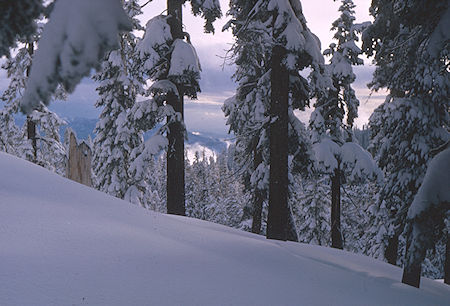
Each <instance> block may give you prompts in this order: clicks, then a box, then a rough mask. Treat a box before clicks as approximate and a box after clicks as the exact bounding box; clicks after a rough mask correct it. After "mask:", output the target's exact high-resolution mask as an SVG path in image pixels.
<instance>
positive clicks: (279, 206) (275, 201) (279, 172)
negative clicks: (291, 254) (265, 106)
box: [267, 45, 289, 241]
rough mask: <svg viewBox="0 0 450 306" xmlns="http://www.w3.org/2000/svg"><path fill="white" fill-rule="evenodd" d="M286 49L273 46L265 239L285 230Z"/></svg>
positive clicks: (283, 236) (277, 236)
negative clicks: (267, 205) (284, 60)
mask: <svg viewBox="0 0 450 306" xmlns="http://www.w3.org/2000/svg"><path fill="white" fill-rule="evenodd" d="M285 55H286V49H285V48H284V47H282V46H279V45H278V46H275V47H273V49H272V62H271V65H272V74H271V77H270V82H271V88H272V94H271V105H270V115H271V118H272V119H271V120H272V121H273V122H271V124H270V131H269V141H270V181H269V214H268V217H267V238H269V239H278V240H284V241H285V240H287V231H288V222H289V220H288V218H289V211H288V183H289V182H288V103H289V100H288V99H289V74H288V71H287V69H286V67H285V65H284V64H283V63H282V60H283V58H284V57H285Z"/></svg>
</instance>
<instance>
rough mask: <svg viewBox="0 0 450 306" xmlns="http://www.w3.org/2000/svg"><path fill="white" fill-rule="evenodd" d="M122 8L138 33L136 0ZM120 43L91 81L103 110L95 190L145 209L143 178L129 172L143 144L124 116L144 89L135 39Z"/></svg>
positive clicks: (124, 36)
mask: <svg viewBox="0 0 450 306" xmlns="http://www.w3.org/2000/svg"><path fill="white" fill-rule="evenodd" d="M124 9H125V11H126V12H127V14H129V16H130V18H131V20H132V24H133V29H135V30H140V29H141V26H140V24H139V21H138V20H137V19H136V16H137V15H139V14H140V13H141V11H140V6H139V4H138V3H137V1H136V0H127V1H124ZM119 42H120V48H119V49H118V50H115V51H111V52H109V53H108V56H107V58H106V59H105V61H104V62H103V63H102V70H101V71H100V72H99V73H97V74H96V75H95V76H94V80H96V81H98V82H99V83H100V84H99V86H98V87H97V92H98V93H99V96H100V97H99V100H98V101H97V102H96V107H99V108H102V112H101V114H100V118H99V121H98V123H97V125H96V127H95V133H96V137H95V139H94V157H93V164H94V173H95V174H96V177H97V180H96V187H97V188H98V189H99V190H101V191H104V192H106V193H108V194H111V195H113V196H115V197H118V198H121V199H127V200H129V201H130V202H133V203H136V204H140V205H143V206H145V203H144V201H143V193H144V191H145V189H146V181H145V176H138V175H136V174H135V173H132V169H130V164H131V162H132V156H131V153H132V151H133V149H134V148H136V147H138V146H140V145H141V144H142V142H143V135H142V132H140V131H139V130H137V129H136V128H135V126H134V125H133V123H134V122H132V121H129V120H128V117H127V116H128V112H129V111H130V109H131V108H132V107H133V105H134V104H135V102H136V96H137V95H138V94H140V93H141V92H142V86H143V84H142V83H143V81H142V79H141V78H139V75H138V74H137V73H136V72H137V70H136V67H135V65H136V64H137V63H138V60H137V52H136V37H135V36H134V34H133V33H132V32H129V33H124V34H122V35H121V36H120V39H119Z"/></svg>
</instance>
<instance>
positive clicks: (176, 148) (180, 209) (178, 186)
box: [167, 0, 186, 216]
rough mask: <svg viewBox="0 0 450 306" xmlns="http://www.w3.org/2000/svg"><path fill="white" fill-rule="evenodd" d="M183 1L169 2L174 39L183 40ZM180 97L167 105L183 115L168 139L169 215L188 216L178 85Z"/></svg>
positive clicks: (169, 101) (170, 131)
mask: <svg viewBox="0 0 450 306" xmlns="http://www.w3.org/2000/svg"><path fill="white" fill-rule="evenodd" d="M183 2H184V1H182V0H167V11H168V15H170V16H171V18H169V24H170V30H171V32H172V37H173V38H174V39H176V38H181V39H182V38H183V28H182V3H183ZM176 85H177V88H178V93H179V96H177V95H175V94H173V93H172V94H170V95H168V98H167V103H168V104H169V105H171V106H172V107H173V109H174V110H175V112H177V113H180V114H181V121H177V122H173V123H171V124H170V125H169V132H168V135H167V138H168V140H169V148H168V152H167V213H169V214H174V215H182V216H184V215H186V207H185V174H184V170H185V169H184V128H183V123H182V122H183V118H184V105H183V88H182V86H181V85H179V84H176Z"/></svg>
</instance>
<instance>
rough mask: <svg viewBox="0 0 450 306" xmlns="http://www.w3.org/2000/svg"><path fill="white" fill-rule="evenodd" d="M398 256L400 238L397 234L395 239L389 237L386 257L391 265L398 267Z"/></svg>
mask: <svg viewBox="0 0 450 306" xmlns="http://www.w3.org/2000/svg"><path fill="white" fill-rule="evenodd" d="M397 256H398V236H397V234H395V235H394V236H393V237H389V239H388V244H387V246H386V250H385V251H384V257H385V258H386V260H387V262H388V263H390V264H391V265H397Z"/></svg>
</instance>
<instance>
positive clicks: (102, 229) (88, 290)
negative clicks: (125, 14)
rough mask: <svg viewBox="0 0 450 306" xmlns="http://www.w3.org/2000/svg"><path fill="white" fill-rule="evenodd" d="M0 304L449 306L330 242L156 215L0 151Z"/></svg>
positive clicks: (445, 293) (429, 284) (444, 293)
mask: <svg viewBox="0 0 450 306" xmlns="http://www.w3.org/2000/svg"><path fill="white" fill-rule="evenodd" d="M0 169H1V173H2V174H1V176H0V218H1V220H0V243H1V249H0V263H1V273H0V305H3V306H7V305H448V301H450V287H449V286H447V285H444V284H441V283H438V282H435V281H433V280H429V279H422V282H421V283H422V288H421V289H415V288H412V287H409V286H407V285H403V284H401V283H400V279H401V269H399V268H397V267H393V266H391V265H388V264H386V263H383V262H380V261H377V260H374V259H371V258H368V257H364V256H359V255H354V254H350V253H347V252H344V251H340V250H334V249H329V248H323V247H318V246H311V245H305V244H299V243H291V242H278V241H271V240H266V239H265V238H264V237H261V236H257V235H253V234H250V233H245V232H241V231H238V230H234V229H230V228H227V227H224V226H220V225H216V224H212V223H208V222H204V221H199V220H194V219H189V218H184V217H176V216H169V215H162V214H157V213H154V212H151V211H148V210H144V209H142V208H140V207H137V206H132V205H131V204H129V203H126V202H124V201H121V200H118V199H115V198H112V197H109V196H107V195H105V194H102V193H100V192H97V191H95V190H92V189H90V188H87V187H85V186H82V185H80V184H78V183H75V182H72V181H69V180H66V179H64V178H62V177H59V176H57V175H55V174H52V173H50V172H48V171H47V170H45V169H43V168H41V167H38V166H36V165H33V164H31V163H28V162H25V161H23V160H20V159H17V158H15V157H12V156H10V155H7V154H4V153H0Z"/></svg>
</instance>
